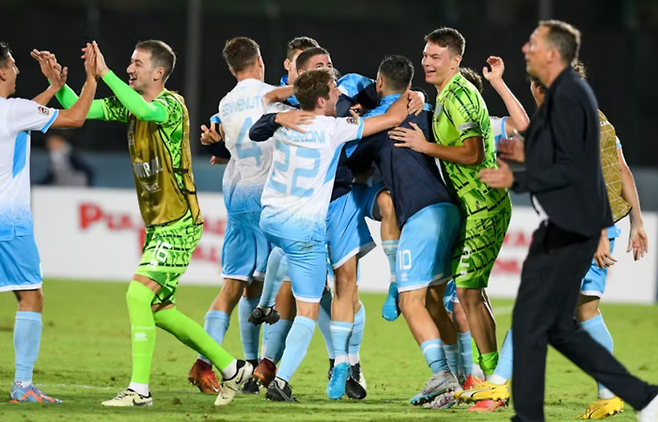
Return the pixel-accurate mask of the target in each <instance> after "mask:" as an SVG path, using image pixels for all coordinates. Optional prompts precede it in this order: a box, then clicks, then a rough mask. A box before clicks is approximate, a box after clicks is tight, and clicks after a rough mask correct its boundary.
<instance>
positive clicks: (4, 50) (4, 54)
mask: <svg viewBox="0 0 658 422" xmlns="http://www.w3.org/2000/svg"><path fill="white" fill-rule="evenodd" d="M10 53H11V49H10V48H9V44H7V43H6V42H2V41H0V68H3V67H5V65H6V64H7V59H8V58H9V54H10Z"/></svg>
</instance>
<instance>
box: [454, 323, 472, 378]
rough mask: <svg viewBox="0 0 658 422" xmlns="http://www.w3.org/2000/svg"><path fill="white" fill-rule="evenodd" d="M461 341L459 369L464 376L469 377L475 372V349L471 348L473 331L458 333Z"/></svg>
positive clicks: (458, 338) (459, 341)
mask: <svg viewBox="0 0 658 422" xmlns="http://www.w3.org/2000/svg"><path fill="white" fill-rule="evenodd" d="M457 340H458V343H459V355H460V356H461V359H460V360H459V369H460V372H461V373H462V375H463V376H465V377H468V376H469V375H471V372H473V349H472V348H471V332H470V331H466V332H465V333H457Z"/></svg>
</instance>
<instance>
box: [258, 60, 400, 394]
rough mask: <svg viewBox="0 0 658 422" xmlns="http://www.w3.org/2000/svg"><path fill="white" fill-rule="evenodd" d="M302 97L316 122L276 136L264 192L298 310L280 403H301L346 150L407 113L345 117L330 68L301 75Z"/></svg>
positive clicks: (281, 375) (271, 231) (266, 215)
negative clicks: (300, 377) (297, 399)
mask: <svg viewBox="0 0 658 422" xmlns="http://www.w3.org/2000/svg"><path fill="white" fill-rule="evenodd" d="M294 94H295V96H296V97H297V99H298V100H299V102H300V106H301V108H302V110H304V111H312V112H313V113H314V114H316V118H315V120H314V122H313V123H312V124H309V125H304V126H302V129H303V130H305V132H304V133H302V132H297V131H293V130H290V129H287V128H281V129H279V130H277V131H276V133H275V140H276V143H275V150H274V164H273V166H272V173H271V174H270V176H269V178H268V182H267V184H266V187H265V190H264V191H263V198H262V202H263V211H262V213H261V228H262V229H263V231H264V232H265V234H266V236H267V237H268V238H269V239H270V240H271V242H272V243H273V244H275V245H276V246H279V247H280V248H281V249H282V250H283V251H284V253H285V254H286V257H287V259H288V269H289V272H290V278H291V283H292V290H293V294H294V295H295V299H296V304H297V316H296V317H295V320H294V322H293V324H292V328H291V329H290V333H289V334H288V337H287V339H286V348H285V351H284V353H283V357H282V359H281V366H280V368H279V371H278V373H277V377H276V378H275V379H274V381H272V383H271V384H270V386H269V387H268V389H267V397H268V398H269V399H271V400H277V401H294V398H293V397H292V390H291V387H290V384H289V381H290V378H291V377H292V375H293V373H294V372H295V370H296V369H297V367H298V366H299V364H300V363H301V361H302V359H303V358H304V356H305V355H306V351H307V349H308V345H309V343H310V341H311V338H312V335H313V331H314V329H315V320H316V319H317V315H318V311H319V301H320V298H321V296H322V291H323V289H324V280H325V274H326V249H325V247H326V246H325V245H326V238H327V223H326V216H327V210H328V207H329V202H330V199H331V191H332V184H333V179H334V177H335V172H336V166H337V164H338V159H339V157H340V154H341V147H342V145H343V144H344V143H346V142H348V141H350V140H358V139H360V138H361V137H362V136H363V135H365V136H368V135H370V134H373V133H376V132H379V131H381V130H385V129H387V128H391V127H393V126H395V124H399V123H400V122H402V121H403V119H404V117H406V109H407V100H406V98H405V99H403V100H402V101H400V102H399V103H397V104H396V106H394V107H392V108H391V110H390V111H389V112H388V113H387V114H385V115H383V116H379V117H374V118H371V119H367V120H362V119H360V118H354V117H350V118H340V119H337V118H336V117H335V116H336V103H337V101H338V97H339V95H340V91H339V90H338V87H337V85H336V82H335V81H334V77H333V72H331V71H330V70H328V69H320V70H313V71H307V72H305V73H304V74H302V75H300V76H299V77H298V78H297V80H296V81H295V85H294ZM269 95H270V94H268V95H266V97H265V101H268V99H269V98H270V97H268V96H269ZM271 98H276V97H271Z"/></svg>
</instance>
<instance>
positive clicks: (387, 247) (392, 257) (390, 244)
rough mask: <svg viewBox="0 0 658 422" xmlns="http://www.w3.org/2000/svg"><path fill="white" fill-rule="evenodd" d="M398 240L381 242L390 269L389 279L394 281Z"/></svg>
mask: <svg viewBox="0 0 658 422" xmlns="http://www.w3.org/2000/svg"><path fill="white" fill-rule="evenodd" d="M398 242H399V241H398V240H386V241H384V242H382V248H384V253H385V254H386V258H388V265H389V268H390V270H391V281H395V280H396V278H395V271H396V269H397V263H398V260H397V257H398Z"/></svg>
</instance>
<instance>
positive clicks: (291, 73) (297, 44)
mask: <svg viewBox="0 0 658 422" xmlns="http://www.w3.org/2000/svg"><path fill="white" fill-rule="evenodd" d="M314 47H320V44H318V42H317V41H316V40H314V39H313V38H310V37H296V38H293V39H292V40H290V41H288V47H287V49H286V59H285V60H284V61H283V68H284V69H285V70H286V72H287V74H285V75H283V76H281V81H280V82H279V86H292V84H293V83H295V79H296V78H297V75H298V72H297V65H296V61H297V57H298V56H299V55H300V54H301V52H302V51H306V50H308V49H309V48H314ZM291 101H292V102H291ZM288 102H289V103H290V105H291V106H298V105H299V101H297V99H296V98H294V97H291V98H289V99H288Z"/></svg>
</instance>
